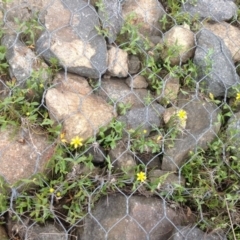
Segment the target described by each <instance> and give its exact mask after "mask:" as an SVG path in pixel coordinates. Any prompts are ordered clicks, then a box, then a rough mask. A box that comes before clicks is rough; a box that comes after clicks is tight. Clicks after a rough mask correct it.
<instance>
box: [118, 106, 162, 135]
mask: <svg viewBox="0 0 240 240" xmlns="http://www.w3.org/2000/svg"><path fill="white" fill-rule="evenodd" d="M164 111H165V108H164V107H162V106H161V105H160V104H158V103H152V104H150V105H149V106H144V107H133V108H131V109H130V110H129V111H128V112H127V113H126V114H125V115H123V116H119V117H118V118H117V119H118V120H119V121H121V122H124V123H125V124H126V126H127V128H128V129H142V130H147V132H150V131H151V130H152V129H153V128H156V127H160V126H161V124H162V115H163V113H164Z"/></svg>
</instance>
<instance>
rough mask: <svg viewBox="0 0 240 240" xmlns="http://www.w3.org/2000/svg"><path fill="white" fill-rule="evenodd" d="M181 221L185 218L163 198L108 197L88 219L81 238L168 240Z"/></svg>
mask: <svg viewBox="0 0 240 240" xmlns="http://www.w3.org/2000/svg"><path fill="white" fill-rule="evenodd" d="M179 222H181V216H180V215H179V214H178V213H176V212H175V211H174V210H173V209H171V208H169V207H168V206H166V205H165V204H164V203H163V202H162V201H161V199H160V198H157V197H150V198H147V197H145V196H135V195H131V196H126V195H121V194H114V195H108V196H107V197H103V198H101V199H100V200H99V202H97V203H96V204H95V205H94V208H93V209H92V210H91V214H88V215H87V217H86V218H85V222H84V230H83V234H82V238H81V239H82V240H89V239H105V238H107V239H109V240H113V239H125V240H133V239H147V238H149V239H151V240H159V237H160V236H161V240H167V239H169V237H170V236H171V231H172V230H173V228H174V224H175V225H177V224H178V223H179Z"/></svg>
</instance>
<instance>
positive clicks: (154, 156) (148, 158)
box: [134, 150, 161, 169]
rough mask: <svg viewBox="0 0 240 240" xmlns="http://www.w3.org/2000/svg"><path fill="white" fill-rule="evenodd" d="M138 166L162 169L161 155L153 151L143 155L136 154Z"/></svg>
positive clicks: (145, 152)
mask: <svg viewBox="0 0 240 240" xmlns="http://www.w3.org/2000/svg"><path fill="white" fill-rule="evenodd" d="M134 154H135V159H136V160H137V164H144V165H145V166H147V168H148V169H160V168H161V160H160V157H159V153H152V151H151V150H150V151H148V152H147V151H144V152H143V153H139V152H134Z"/></svg>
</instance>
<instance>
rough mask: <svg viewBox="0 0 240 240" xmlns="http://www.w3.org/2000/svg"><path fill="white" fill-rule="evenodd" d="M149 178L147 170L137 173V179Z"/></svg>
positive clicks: (142, 180) (141, 180)
mask: <svg viewBox="0 0 240 240" xmlns="http://www.w3.org/2000/svg"><path fill="white" fill-rule="evenodd" d="M146 179H147V177H146V174H145V172H139V173H137V181H140V182H144V181H145V180H146Z"/></svg>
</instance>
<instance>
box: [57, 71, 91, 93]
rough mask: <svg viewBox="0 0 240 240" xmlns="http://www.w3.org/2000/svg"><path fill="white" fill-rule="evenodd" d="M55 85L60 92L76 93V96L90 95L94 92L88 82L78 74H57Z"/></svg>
mask: <svg viewBox="0 0 240 240" xmlns="http://www.w3.org/2000/svg"><path fill="white" fill-rule="evenodd" d="M53 84H54V85H55V84H56V85H55V87H56V88H57V89H58V90H59V91H60V90H62V89H64V90H65V91H70V92H74V93H76V94H82V95H88V94H90V93H91V92H92V88H91V87H90V86H89V84H88V81H87V80H86V79H85V78H83V77H80V76H78V75H76V74H72V73H68V74H67V75H65V73H64V72H59V73H57V74H56V76H55V78H54V81H53Z"/></svg>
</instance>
